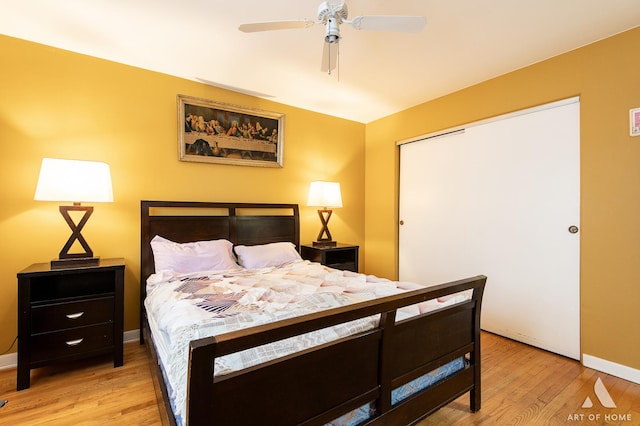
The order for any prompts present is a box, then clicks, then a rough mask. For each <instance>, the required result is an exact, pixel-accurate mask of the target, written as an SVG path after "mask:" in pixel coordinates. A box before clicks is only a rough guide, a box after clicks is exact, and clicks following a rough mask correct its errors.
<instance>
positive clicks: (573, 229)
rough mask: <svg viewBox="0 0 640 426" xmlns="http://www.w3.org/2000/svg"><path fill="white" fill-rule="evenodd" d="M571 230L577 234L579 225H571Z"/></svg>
mask: <svg viewBox="0 0 640 426" xmlns="http://www.w3.org/2000/svg"><path fill="white" fill-rule="evenodd" d="M569 232H570V233H572V234H577V233H578V227H577V226H575V225H571V226H570V227H569Z"/></svg>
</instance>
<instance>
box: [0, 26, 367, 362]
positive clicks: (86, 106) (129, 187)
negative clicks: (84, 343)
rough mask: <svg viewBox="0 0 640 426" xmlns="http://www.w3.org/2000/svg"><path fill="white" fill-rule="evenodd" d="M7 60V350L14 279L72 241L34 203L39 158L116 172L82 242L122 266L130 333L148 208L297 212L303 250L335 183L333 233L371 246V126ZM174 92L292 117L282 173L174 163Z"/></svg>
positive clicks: (100, 69) (93, 64) (0, 134)
mask: <svg viewBox="0 0 640 426" xmlns="http://www.w3.org/2000/svg"><path fill="white" fill-rule="evenodd" d="M0 52H1V55H2V64H3V66H2V67H0V94H1V97H0V147H1V148H0V149H1V150H2V155H1V156H0V182H2V184H1V186H0V199H1V200H2V206H1V207H0V235H1V236H2V242H3V243H2V244H1V245H0V259H1V261H0V288H1V290H2V297H1V298H0V324H2V327H1V328H0V352H2V351H4V350H5V349H6V348H7V347H8V346H9V345H10V344H11V342H12V341H13V339H14V337H15V336H16V330H17V283H16V273H17V272H18V271H20V270H21V269H23V268H25V267H26V266H28V265H30V264H31V263H36V262H47V261H49V260H50V259H52V258H55V257H57V255H58V252H59V251H60V249H61V248H62V246H63V244H64V243H65V242H66V240H67V238H68V237H69V235H70V233H71V231H70V229H69V228H68V226H67V224H66V223H65V222H64V219H63V218H62V216H60V213H59V212H58V206H57V203H49V202H39V201H34V200H33V195H34V191H35V185H36V181H37V179H38V172H39V168H40V162H41V160H42V158H43V157H54V158H69V159H85V160H101V161H105V162H107V163H109V164H110V165H111V174H112V179H113V191H114V197H115V202H114V203H110V204H96V205H95V211H94V214H93V216H92V217H91V219H90V221H89V222H88V224H87V226H86V228H85V229H84V230H83V235H84V236H85V238H86V239H87V241H88V242H89V244H90V245H91V248H92V249H93V251H94V253H95V254H96V255H99V256H101V257H124V258H125V259H126V267H127V269H126V278H125V286H126V290H125V291H126V293H125V304H126V306H125V329H126V330H133V329H137V328H138V303H139V301H138V288H139V286H138V282H139V266H140V265H139V253H140V248H139V245H140V243H139V240H140V236H139V235H140V230H139V226H140V219H139V217H140V213H139V210H140V208H139V205H140V200H141V199H151V200H153V199H161V200H189V201H191V200H193V201H244V202H286V203H298V204H300V206H301V240H302V242H303V243H304V242H310V241H312V240H314V239H315V237H316V236H317V233H318V231H319V230H320V220H319V219H318V217H317V213H316V211H315V210H314V209H313V208H308V207H305V206H304V204H305V203H306V197H307V188H308V184H309V182H310V181H312V180H337V181H339V182H340V183H341V186H342V196H343V201H344V208H342V209H336V210H334V214H333V216H332V220H331V231H332V234H333V236H334V238H335V239H337V240H339V241H343V242H350V243H354V244H360V245H363V243H364V224H363V220H362V218H363V217H364V155H363V154H364V139H365V137H364V132H365V125H364V124H361V123H356V122H352V121H347V120H342V119H338V118H335V117H330V116H327V115H322V114H317V113H312V112H309V111H305V110H301V109H298V108H293V107H290V106H286V105H282V104H277V103H274V102H270V101H267V100H262V99H258V98H255V97H250V96H245V95H241V94H238V93H234V92H230V91H225V90H221V89H217V88H214V87H211V86H207V85H204V84H200V83H196V82H191V81H187V80H184V79H179V78H175V77H170V76H167V75H164V74H159V73H155V72H150V71H146V70H142V69H138V68H133V67H129V66H125V65H121V64H116V63H113V62H109V61H104V60H99V59H96V58H92V57H87V56H84V55H79V54H75V53H70V52H67V51H63V50H59V49H54V48H50V47H46V46H42V45H38V44H34V43H30V42H26V41H22V40H18V39H14V38H9V37H5V36H0ZM177 94H186V95H190V96H197V97H201V98H206V99H211V100H216V101H220V102H225V103H231V104H236V105H243V106H248V107H253V108H261V109H264V110H268V111H275V112H281V113H284V114H286V123H285V135H284V167H283V168H261V167H247V166H229V165H218V164H203V163H192V162H180V161H178V148H177V122H178V118H177V110H176V108H177V102H176V95H177ZM13 351H15V346H14V348H13V349H12V352H13Z"/></svg>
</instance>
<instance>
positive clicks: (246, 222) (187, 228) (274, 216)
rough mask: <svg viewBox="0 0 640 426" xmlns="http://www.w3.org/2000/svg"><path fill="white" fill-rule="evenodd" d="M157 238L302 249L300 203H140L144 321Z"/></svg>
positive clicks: (141, 286) (141, 287) (141, 291)
mask: <svg viewBox="0 0 640 426" xmlns="http://www.w3.org/2000/svg"><path fill="white" fill-rule="evenodd" d="M156 235H160V236H162V237H164V238H167V239H169V240H172V241H175V242H178V243H186V242H191V241H206V240H216V239H221V238H224V239H227V240H229V241H231V242H232V243H233V244H234V245H256V244H266V243H273V242H283V241H289V242H292V243H293V244H295V246H296V248H297V249H300V215H299V210H298V205H297V204H264V203H214V202H211V203H209V202H196V201H144V200H143V201H141V202H140V302H141V306H140V309H141V311H140V317H141V320H142V316H143V309H144V305H143V303H144V298H145V297H146V288H147V286H146V281H147V278H148V277H149V276H150V275H151V274H152V273H153V272H154V261H153V251H152V250H151V244H150V242H151V239H152V238H153V237H155V236H156ZM141 330H142V329H141Z"/></svg>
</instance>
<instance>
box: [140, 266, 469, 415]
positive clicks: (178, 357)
mask: <svg viewBox="0 0 640 426" xmlns="http://www.w3.org/2000/svg"><path fill="white" fill-rule="evenodd" d="M416 288H423V286H420V285H418V284H414V283H403V282H396V281H390V280H386V279H380V278H377V277H374V276H370V275H364V274H357V273H353V272H349V271H339V270H336V269H332V268H328V267H326V266H323V265H321V264H318V263H313V262H309V261H304V260H301V261H296V262H292V263H289V264H286V265H283V266H281V267H277V268H262V269H254V270H247V269H241V270H228V271H213V272H199V273H192V274H175V273H162V274H155V275H152V276H151V277H150V278H149V280H148V281H147V298H146V299H145V307H146V311H147V316H148V318H149V326H150V329H151V332H152V335H153V341H154V344H155V347H156V351H157V353H158V358H159V362H160V363H161V369H162V371H163V374H164V376H165V383H166V384H167V388H168V393H169V397H170V400H171V405H172V407H173V412H174V415H175V417H176V421H177V422H178V424H182V419H183V417H184V414H185V410H186V403H185V401H186V384H187V364H188V348H189V342H190V341H192V340H195V339H199V338H203V337H209V336H214V335H218V334H221V333H226V332H230V331H235V330H239V329H243V328H248V327H251V326H256V325H260V324H265V323H269V322H274V321H278V320H282V319H286V318H292V317H296V316H300V315H305V314H308V313H312V312H318V311H321V310H326V309H331V308H335V307H339V306H344V305H348V304H352V303H356V302H360V301H364V300H371V299H374V298H377V297H384V296H389V295H393V294H399V293H402V292H405V291H408V290H414V289H416ZM468 296H469V295H468V294H460V295H457V296H455V297H452V298H447V299H441V300H432V301H428V302H423V303H421V304H420V305H415V306H412V307H409V308H406V309H403V310H401V311H399V312H398V315H397V320H402V319H404V318H407V317H409V316H412V315H415V314H418V313H423V312H426V311H430V310H434V309H438V308H440V307H444V306H447V305H449V304H452V303H457V302H459V301H461V300H464V299H466V298H468ZM377 324H378V316H372V317H369V318H362V319H359V320H356V321H352V322H350V323H346V324H340V325H338V326H335V327H331V328H328V329H323V330H318V331H315V332H313V333H308V334H305V335H302V336H297V337H295V338H290V339H285V340H283V341H280V342H276V343H272V344H269V345H264V346H261V347H258V348H251V349H249V350H246V351H242V352H239V353H235V354H231V355H226V356H223V357H219V358H216V362H215V366H214V374H215V375H223V374H228V373H231V372H233V371H238V370H241V369H244V368H247V367H250V366H253V365H257V364H260V363H262V362H265V361H268V360H271V359H275V358H278V357H281V356H285V355H288V354H291V353H294V352H298V351H300V350H303V349H305V348H309V347H312V346H315V345H319V344H322V343H326V342H330V341H333V340H336V339H339V338H341V337H345V336H348V335H352V334H356V333H358V332H362V331H366V330H370V329H373V328H374V327H376V326H377ZM443 367H446V368H449V367H448V366H443ZM446 368H445V369H446ZM435 376H437V377H440V376H441V372H434V377H435ZM398 395H399V394H398ZM357 411H362V412H363V413H364V414H366V413H367V412H369V415H370V408H364V409H362V410H357ZM351 414H352V413H350V414H349V415H347V416H346V417H345V416H343V417H345V419H343V420H340V421H339V422H338V423H335V422H333V423H331V424H332V425H338V424H357V422H356V423H353V419H354V418H355V417H354V416H352V415H351ZM340 422H342V423H340Z"/></svg>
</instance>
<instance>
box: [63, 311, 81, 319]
mask: <svg viewBox="0 0 640 426" xmlns="http://www.w3.org/2000/svg"><path fill="white" fill-rule="evenodd" d="M83 315H84V312H77V313H75V314H67V318H69V319H72V320H74V319H78V318H80V317H81V316H83Z"/></svg>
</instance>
